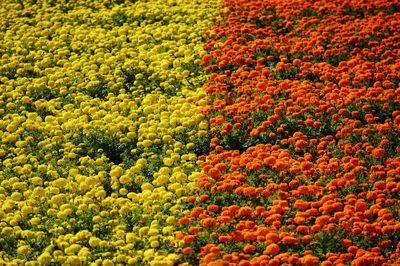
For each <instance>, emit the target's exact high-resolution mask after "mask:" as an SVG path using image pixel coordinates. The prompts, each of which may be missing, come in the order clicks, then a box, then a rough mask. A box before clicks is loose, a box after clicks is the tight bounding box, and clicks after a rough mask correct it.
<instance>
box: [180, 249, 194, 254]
mask: <svg viewBox="0 0 400 266" xmlns="http://www.w3.org/2000/svg"><path fill="white" fill-rule="evenodd" d="M192 252H193V250H192V248H191V247H186V248H184V249H182V254H185V255H188V254H191V253H192Z"/></svg>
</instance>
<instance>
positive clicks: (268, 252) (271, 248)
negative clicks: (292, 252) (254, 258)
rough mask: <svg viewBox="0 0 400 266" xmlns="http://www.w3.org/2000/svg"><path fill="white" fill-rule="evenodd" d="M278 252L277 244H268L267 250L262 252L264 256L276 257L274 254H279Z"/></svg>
mask: <svg viewBox="0 0 400 266" xmlns="http://www.w3.org/2000/svg"><path fill="white" fill-rule="evenodd" d="M279 251H280V247H279V246H278V245H277V244H275V243H272V244H269V245H268V246H267V248H266V249H265V251H264V253H263V254H266V255H276V254H278V253H279Z"/></svg>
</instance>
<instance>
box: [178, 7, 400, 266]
mask: <svg viewBox="0 0 400 266" xmlns="http://www.w3.org/2000/svg"><path fill="white" fill-rule="evenodd" d="M224 7H225V8H226V9H227V11H226V12H225V13H224V14H223V15H222V18H221V19H220V20H218V21H217V23H216V25H215V26H213V27H212V29H210V30H209V31H208V32H207V34H208V36H209V38H210V39H209V40H208V42H207V43H206V45H205V48H206V49H207V51H208V54H207V55H204V56H203V61H202V65H203V66H204V68H205V70H206V71H207V72H208V73H210V75H211V80H210V81H209V82H207V84H206V85H205V86H204V90H205V92H206V93H207V95H208V101H209V104H208V105H207V106H205V107H204V108H203V109H202V113H203V114H205V115H206V116H207V117H208V118H209V122H210V127H211V129H210V132H211V134H212V138H211V141H210V149H211V151H210V152H209V154H207V155H206V156H201V157H200V159H201V161H202V163H201V166H202V169H203V172H202V174H201V175H200V177H199V181H198V186H199V189H197V191H196V195H194V196H192V197H189V198H188V201H187V205H188V208H189V209H190V210H191V212H190V214H189V215H186V216H185V217H183V218H181V219H180V220H179V223H180V225H181V229H182V233H181V234H179V235H178V240H179V241H180V244H181V248H182V249H181V253H182V254H183V256H182V259H181V262H182V264H181V265H197V264H199V265H298V264H302V265H317V264H321V265H347V264H351V265H391V264H396V263H398V262H399V258H400V257H399V255H400V245H399V239H400V219H399V216H400V198H399V196H398V194H399V191H400V183H399V181H400V157H399V153H400V146H399V143H400V138H399V136H400V134H399V133H400V109H399V106H400V105H399V103H400V95H399V94H400V87H399V80H400V76H399V73H400V72H399V66H400V65H399V52H400V50H399V48H400V46H399V43H400V35H399V30H398V29H399V28H400V16H399V15H400V13H399V7H400V2H399V1H387V2H386V1H368V2H363V3H360V2H359V1H347V2H343V1H314V2H310V1H303V0H293V1H273V0H269V1H261V0H260V1H257V0H254V1H240V0H237V1H224Z"/></svg>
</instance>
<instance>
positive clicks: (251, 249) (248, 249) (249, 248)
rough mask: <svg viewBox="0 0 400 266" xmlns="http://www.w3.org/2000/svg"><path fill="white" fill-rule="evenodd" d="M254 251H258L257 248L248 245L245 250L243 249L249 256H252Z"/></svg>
mask: <svg viewBox="0 0 400 266" xmlns="http://www.w3.org/2000/svg"><path fill="white" fill-rule="evenodd" d="M254 251H256V247H255V246H254V245H251V244H247V245H246V246H245V247H244V248H243V252H244V253H247V254H251V253H254Z"/></svg>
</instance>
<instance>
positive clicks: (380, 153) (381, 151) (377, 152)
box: [372, 148, 385, 158]
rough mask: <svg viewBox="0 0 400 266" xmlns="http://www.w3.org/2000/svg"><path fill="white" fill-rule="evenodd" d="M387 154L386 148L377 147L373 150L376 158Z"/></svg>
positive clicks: (373, 155)
mask: <svg viewBox="0 0 400 266" xmlns="http://www.w3.org/2000/svg"><path fill="white" fill-rule="evenodd" d="M383 156H385V150H384V149H382V148H375V149H373V150H372V157H374V158H382V157H383Z"/></svg>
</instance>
